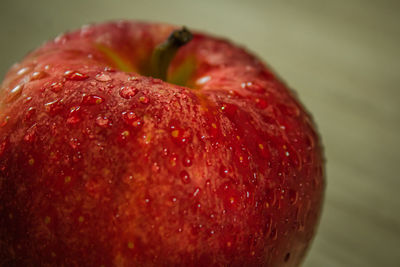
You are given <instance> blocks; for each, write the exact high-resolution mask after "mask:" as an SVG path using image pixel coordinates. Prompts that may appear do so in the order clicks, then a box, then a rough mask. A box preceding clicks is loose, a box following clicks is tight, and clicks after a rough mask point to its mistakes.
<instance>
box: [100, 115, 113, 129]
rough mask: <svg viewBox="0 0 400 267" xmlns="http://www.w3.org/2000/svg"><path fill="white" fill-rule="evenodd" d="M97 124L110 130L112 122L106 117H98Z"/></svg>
mask: <svg viewBox="0 0 400 267" xmlns="http://www.w3.org/2000/svg"><path fill="white" fill-rule="evenodd" d="M96 124H97V125H98V126H100V127H102V128H108V127H110V126H111V125H112V122H111V120H110V119H109V118H107V117H106V116H98V117H97V118H96Z"/></svg>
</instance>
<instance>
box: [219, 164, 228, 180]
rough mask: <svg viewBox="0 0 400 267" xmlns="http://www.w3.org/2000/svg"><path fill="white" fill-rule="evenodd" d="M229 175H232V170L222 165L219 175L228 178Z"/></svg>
mask: <svg viewBox="0 0 400 267" xmlns="http://www.w3.org/2000/svg"><path fill="white" fill-rule="evenodd" d="M229 173H230V169H229V168H228V167H226V166H224V165H221V167H220V169H219V174H220V175H221V177H226V176H228V174H229Z"/></svg>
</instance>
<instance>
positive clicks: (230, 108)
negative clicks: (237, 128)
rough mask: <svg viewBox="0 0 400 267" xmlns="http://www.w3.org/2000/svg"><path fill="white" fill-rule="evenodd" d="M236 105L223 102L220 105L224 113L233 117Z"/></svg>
mask: <svg viewBox="0 0 400 267" xmlns="http://www.w3.org/2000/svg"><path fill="white" fill-rule="evenodd" d="M237 109H238V107H237V106H236V105H233V104H229V103H223V104H222V106H221V111H222V112H223V113H225V114H226V115H227V116H228V117H229V118H234V116H235V114H236V111H237Z"/></svg>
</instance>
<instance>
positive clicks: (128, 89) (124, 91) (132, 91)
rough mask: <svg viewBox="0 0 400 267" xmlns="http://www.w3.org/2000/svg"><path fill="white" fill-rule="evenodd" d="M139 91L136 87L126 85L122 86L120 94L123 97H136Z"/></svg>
mask: <svg viewBox="0 0 400 267" xmlns="http://www.w3.org/2000/svg"><path fill="white" fill-rule="evenodd" d="M137 92H138V90H137V89H136V88H135V87H132V86H124V87H121V89H120V90H119V95H120V96H121V97H122V98H125V99H130V98H132V97H134V96H135V95H136V94H137Z"/></svg>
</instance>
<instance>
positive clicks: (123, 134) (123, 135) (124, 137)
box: [118, 130, 131, 143]
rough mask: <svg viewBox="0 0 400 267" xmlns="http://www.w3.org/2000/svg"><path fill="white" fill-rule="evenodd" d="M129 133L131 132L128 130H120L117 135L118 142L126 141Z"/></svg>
mask: <svg viewBox="0 0 400 267" xmlns="http://www.w3.org/2000/svg"><path fill="white" fill-rule="evenodd" d="M130 134H131V133H130V132H129V131H128V130H124V131H122V132H121V133H120V135H119V139H118V141H119V142H120V143H125V142H126V141H127V139H128V137H129V136H130Z"/></svg>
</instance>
